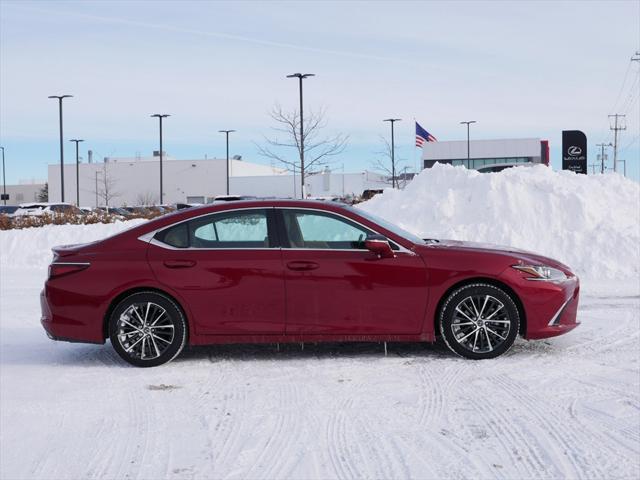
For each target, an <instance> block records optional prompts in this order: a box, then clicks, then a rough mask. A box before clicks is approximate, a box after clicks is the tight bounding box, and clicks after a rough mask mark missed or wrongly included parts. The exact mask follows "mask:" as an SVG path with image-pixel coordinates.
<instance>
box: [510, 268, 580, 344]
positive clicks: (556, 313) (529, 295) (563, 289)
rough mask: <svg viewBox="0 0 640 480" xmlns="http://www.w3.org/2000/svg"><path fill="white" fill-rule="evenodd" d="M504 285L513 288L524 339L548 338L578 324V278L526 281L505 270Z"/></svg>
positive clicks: (520, 276)
mask: <svg viewBox="0 0 640 480" xmlns="http://www.w3.org/2000/svg"><path fill="white" fill-rule="evenodd" d="M506 275H508V277H509V278H508V279H507V281H508V284H509V285H511V286H513V287H514V290H515V291H516V294H517V295H518V297H519V298H520V300H521V301H522V307H523V309H524V313H525V321H526V330H525V332H524V337H525V338H527V339H531V340H533V339H539V338H549V337H555V336H558V335H562V334H564V333H567V332H570V331H571V330H573V329H574V328H576V327H577V326H578V325H580V322H579V321H578V318H577V313H578V302H579V298H580V281H579V279H578V277H576V276H573V277H569V278H568V279H567V280H566V281H563V282H558V283H555V282H545V281H531V280H526V279H525V278H523V276H522V275H521V274H520V273H519V272H517V271H516V270H514V269H508V271H507V272H506Z"/></svg>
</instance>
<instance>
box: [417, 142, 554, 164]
mask: <svg viewBox="0 0 640 480" xmlns="http://www.w3.org/2000/svg"><path fill="white" fill-rule="evenodd" d="M467 157H469V158H467ZM436 163H448V164H451V165H465V166H467V165H469V168H472V169H475V170H479V171H496V170H500V169H502V168H505V167H508V166H514V165H523V164H534V163H543V164H545V165H549V142H548V141H547V140H540V139H539V138H514V139H504V140H471V141H470V142H469V143H468V144H467V141H466V140H459V141H453V142H425V143H424V144H423V147H422V166H423V168H431V167H432V166H433V165H434V164H436Z"/></svg>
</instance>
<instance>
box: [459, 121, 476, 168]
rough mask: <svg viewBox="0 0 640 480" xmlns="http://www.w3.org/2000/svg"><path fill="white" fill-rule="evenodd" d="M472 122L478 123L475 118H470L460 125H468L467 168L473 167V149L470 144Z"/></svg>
mask: <svg viewBox="0 0 640 480" xmlns="http://www.w3.org/2000/svg"><path fill="white" fill-rule="evenodd" d="M472 123H476V121H475V120H469V121H468V122H460V125H466V126H467V169H470V168H471V150H470V148H469V147H470V145H469V125H471V124H472Z"/></svg>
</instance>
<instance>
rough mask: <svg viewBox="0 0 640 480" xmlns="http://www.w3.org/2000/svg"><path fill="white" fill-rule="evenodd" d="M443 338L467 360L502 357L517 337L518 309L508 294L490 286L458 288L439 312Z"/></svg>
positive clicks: (474, 284)
mask: <svg viewBox="0 0 640 480" xmlns="http://www.w3.org/2000/svg"><path fill="white" fill-rule="evenodd" d="M439 323H440V335H441V336H442V338H443V339H444V341H445V343H446V344H447V347H449V349H450V350H451V351H452V352H454V353H456V354H458V355H460V356H461V357H464V358H469V359H472V360H483V359H487V358H495V357H497V356H499V355H502V354H503V353H505V352H506V351H507V350H509V349H510V348H511V346H512V345H513V343H514V342H515V339H516V337H517V336H518V331H519V328H520V315H519V313H518V307H516V304H515V302H514V300H513V298H512V297H511V295H509V294H508V293H507V292H505V291H504V290H503V289H501V288H499V287H496V286H495V285H490V284H487V283H473V284H470V285H465V286H463V287H460V288H458V289H457V290H455V291H454V292H452V293H451V294H450V295H449V296H448V297H447V298H446V300H445V302H444V304H443V306H442V309H441V310H440V321H439Z"/></svg>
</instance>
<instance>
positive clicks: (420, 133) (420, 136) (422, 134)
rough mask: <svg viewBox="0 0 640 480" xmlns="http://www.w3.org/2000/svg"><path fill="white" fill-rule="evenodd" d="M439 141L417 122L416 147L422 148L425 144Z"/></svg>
mask: <svg viewBox="0 0 640 480" xmlns="http://www.w3.org/2000/svg"><path fill="white" fill-rule="evenodd" d="M437 141H438V139H437V138H436V137H434V136H433V135H431V134H430V133H429V132H427V131H426V130H425V129H424V128H422V127H421V126H420V124H419V123H418V122H416V147H420V148H422V145H423V144H424V142H437Z"/></svg>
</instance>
